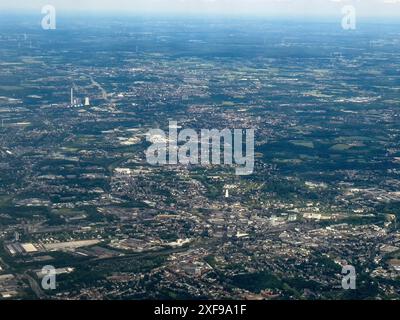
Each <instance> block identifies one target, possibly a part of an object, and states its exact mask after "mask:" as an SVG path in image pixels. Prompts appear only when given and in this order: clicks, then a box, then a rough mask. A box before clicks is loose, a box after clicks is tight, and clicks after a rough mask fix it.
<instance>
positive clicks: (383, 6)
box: [0, 0, 400, 16]
mask: <svg viewBox="0 0 400 320" xmlns="http://www.w3.org/2000/svg"><path fill="white" fill-rule="evenodd" d="M46 4H50V5H53V6H54V7H55V8H56V9H57V11H58V12H60V11H61V12H63V11H64V12H66V11H93V12H96V11H108V12H111V11H117V12H118V11H120V12H125V13H130V12H132V13H143V12H146V13H186V12H189V13H195V12H197V13H208V14H214V13H215V14H258V15H266V16H267V15H316V16H324V15H331V16H336V15H340V14H341V8H342V7H343V6H345V5H354V6H355V8H356V10H357V14H358V15H359V16H386V15H389V16H390V15H391V16H393V15H395V16H400V0H0V10H7V9H11V10H22V9H26V10H34V11H39V12H40V9H41V7H42V6H43V5H46Z"/></svg>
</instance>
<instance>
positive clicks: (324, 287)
mask: <svg viewBox="0 0 400 320" xmlns="http://www.w3.org/2000/svg"><path fill="white" fill-rule="evenodd" d="M50 8H51V7H50ZM55 8H56V9H57V7H55ZM338 8H339V16H340V19H339V20H337V19H327V20H326V21H318V20H312V19H310V20H308V19H297V20H296V19H287V20H285V19H277V18H276V19H268V18H263V17H239V16H231V17H220V16H213V15H206V16H202V15H199V16H182V15H180V16H178V17H176V16H169V15H165V16H161V15H157V16H148V15H132V16H129V15H121V16H114V15H102V16H101V18H99V17H98V16H95V15H92V16H83V15H78V16H74V15H72V14H65V15H63V14H62V13H60V12H59V11H57V24H56V25H55V24H54V25H52V21H50V20H49V21H50V22H49V21H47V22H48V24H47V26H48V28H47V29H46V28H44V26H46V23H47V22H46V21H44V22H43V21H42V19H43V17H45V16H46V12H47V11H46V10H45V13H41V11H40V10H41V7H40V6H39V9H38V10H36V11H37V12H36V14H29V13H24V14H10V15H8V14H5V13H0V121H1V124H0V300H14V299H18V300H30V299H45V300H47V299H50V300H145V299H153V300H162V299H171V300H179V299H183V300H186V299H188V300H192V299H209V300H223V299H235V300H325V299H327V300H337V299H338V300H351V299H373V300H376V299H379V300H391V299H400V221H399V218H400V139H399V138H400V24H398V22H397V23H396V22H391V20H390V21H389V20H388V21H386V22H385V21H384V22H378V21H374V20H368V19H365V20H362V19H359V20H357V27H356V28H353V27H351V26H350V27H349V28H347V29H346V28H343V25H342V22H341V17H342V16H341V12H340V6H339V7H338ZM396 8H397V9H399V8H400V7H399V4H397V7H396ZM49 12H50V14H51V10H50V11H49ZM50 18H51V16H50ZM50 18H49V19H50ZM53 27H54V28H53ZM185 129H186V130H185ZM183 131H184V132H183ZM164 132H165V134H163V133H164ZM206 133H211V135H210V136H209V137H207V136H206V137H204V134H206ZM195 134H196V135H195ZM213 134H217V138H216V139H214V138H215V135H213ZM218 134H221V135H220V136H218ZM194 135H195V136H194ZM197 135H198V137H197ZM222 136H223V138H222ZM196 137H197V139H195V138H196ZM220 138H221V139H220ZM174 139H176V141H174ZM210 139H211V140H210ZM217 140H218V143H217ZM183 142H187V143H186V144H185V145H183ZM174 143H175V144H174ZM215 143H217V144H216V146H215ZM157 146H158V147H157ZM160 146H161V147H162V148H164V147H165V150H164V149H160V148H159V147H160ZM156 147H157V148H156ZM209 147H210V149H209ZM151 148H153V149H151ZM154 148H156V149H157V150H156V152H155V153H154V154H153V155H154V157H155V158H153V160H154V159H155V160H156V161H153V162H152V161H150V156H149V153H150V150H153V151H154ZM205 150H207V151H205ZM219 151H221V152H220V153H219ZM188 155H189V156H188ZM221 158H222V159H221ZM223 160H224V161H223ZM53 280H54V283H53Z"/></svg>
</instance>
